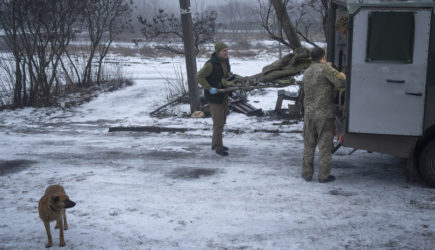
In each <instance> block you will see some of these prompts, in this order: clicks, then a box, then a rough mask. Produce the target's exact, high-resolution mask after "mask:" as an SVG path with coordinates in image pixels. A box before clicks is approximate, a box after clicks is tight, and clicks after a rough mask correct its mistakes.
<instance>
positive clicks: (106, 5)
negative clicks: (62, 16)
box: [82, 0, 131, 85]
mask: <svg viewBox="0 0 435 250" xmlns="http://www.w3.org/2000/svg"><path fill="white" fill-rule="evenodd" d="M130 12H131V8H130V5H129V3H128V2H127V0H88V3H87V4H86V7H85V13H84V16H85V25H86V29H87V32H88V35H89V39H90V42H91V45H90V52H89V57H88V61H87V63H86V66H85V70H84V74H83V78H82V79H83V84H84V85H89V84H90V83H91V82H92V78H91V73H92V62H93V60H94V57H95V56H96V54H98V59H97V61H98V67H97V77H96V83H97V84H99V83H100V78H101V69H102V67H101V66H102V63H103V60H104V58H105V57H106V55H107V53H108V50H109V47H110V45H111V44H112V42H113V36H114V35H115V34H118V33H120V32H121V31H122V30H123V29H124V28H125V27H126V25H127V24H129V23H130V22H131V19H129V18H128V17H129V14H130Z"/></svg>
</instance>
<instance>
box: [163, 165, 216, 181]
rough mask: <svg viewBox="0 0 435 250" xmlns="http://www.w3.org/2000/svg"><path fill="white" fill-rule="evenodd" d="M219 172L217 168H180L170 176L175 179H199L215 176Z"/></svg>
mask: <svg viewBox="0 0 435 250" xmlns="http://www.w3.org/2000/svg"><path fill="white" fill-rule="evenodd" d="M217 172H218V169H216V168H189V167H186V168H178V169H175V170H174V171H172V172H170V173H169V174H168V176H169V177H171V178H174V179H199V178H201V177H208V176H212V175H215V174H216V173H217Z"/></svg>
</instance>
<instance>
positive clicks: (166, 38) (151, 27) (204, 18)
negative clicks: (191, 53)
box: [138, 9, 217, 54]
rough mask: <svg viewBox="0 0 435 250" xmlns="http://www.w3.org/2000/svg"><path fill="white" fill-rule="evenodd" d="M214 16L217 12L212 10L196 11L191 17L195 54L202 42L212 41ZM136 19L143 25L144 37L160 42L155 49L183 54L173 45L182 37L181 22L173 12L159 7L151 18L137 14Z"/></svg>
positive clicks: (214, 26)
mask: <svg viewBox="0 0 435 250" xmlns="http://www.w3.org/2000/svg"><path fill="white" fill-rule="evenodd" d="M216 18H217V13H216V11H214V10H207V11H204V12H201V13H196V14H195V15H194V17H193V18H192V22H193V38H194V46H195V54H198V52H199V49H200V46H201V45H202V44H205V43H207V42H210V41H213V39H214V35H215V31H216ZM138 20H139V22H140V23H142V25H143V27H142V34H143V35H144V36H145V38H146V39H148V40H157V41H159V42H161V43H162V44H161V45H156V46H155V48H156V49H163V50H168V51H171V52H173V53H176V54H184V50H183V49H182V48H180V47H177V46H176V45H175V43H176V42H179V41H181V40H182V39H183V33H182V29H181V22H180V20H179V18H178V17H177V16H176V15H175V14H168V13H166V12H165V10H163V9H160V10H159V12H158V14H157V15H155V16H154V17H153V18H152V20H149V19H147V18H144V17H142V16H139V17H138Z"/></svg>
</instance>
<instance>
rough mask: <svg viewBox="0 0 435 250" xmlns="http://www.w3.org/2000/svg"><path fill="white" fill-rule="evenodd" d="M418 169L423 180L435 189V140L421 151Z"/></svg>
mask: <svg viewBox="0 0 435 250" xmlns="http://www.w3.org/2000/svg"><path fill="white" fill-rule="evenodd" d="M418 169H419V170H420V174H421V177H422V178H423V180H424V181H425V182H426V183H427V184H428V185H429V186H432V187H435V139H433V140H432V141H430V142H429V143H428V144H426V145H425V146H424V148H423V151H421V154H420V157H419V161H418Z"/></svg>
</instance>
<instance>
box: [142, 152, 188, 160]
mask: <svg viewBox="0 0 435 250" xmlns="http://www.w3.org/2000/svg"><path fill="white" fill-rule="evenodd" d="M147 155H148V156H150V157H153V158H157V159H159V160H173V159H176V158H182V159H187V158H192V157H194V156H195V153H193V152H189V151H172V150H153V151H151V152H149V153H148V154H147Z"/></svg>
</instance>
